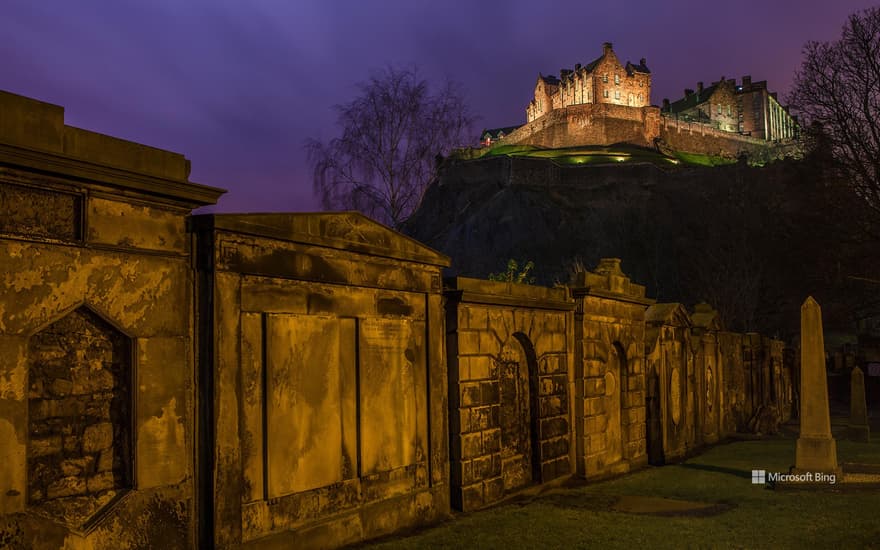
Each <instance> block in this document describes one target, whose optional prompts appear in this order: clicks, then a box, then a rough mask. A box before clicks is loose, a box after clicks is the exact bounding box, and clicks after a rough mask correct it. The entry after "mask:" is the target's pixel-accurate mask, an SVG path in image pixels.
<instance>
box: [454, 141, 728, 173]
mask: <svg viewBox="0 0 880 550" xmlns="http://www.w3.org/2000/svg"><path fill="white" fill-rule="evenodd" d="M469 155H471V156H470V157H469V158H490V157H498V156H507V157H521V158H541V159H549V160H551V161H553V162H555V163H557V164H560V165H566V166H578V165H589V164H616V163H645V162H648V163H653V164H656V165H658V166H661V167H665V166H674V165H678V164H681V165H698V166H718V165H722V164H729V163H731V162H733V161H732V160H730V159H723V158H721V157H713V156H708V155H700V154H694V153H677V154H676V158H670V157H667V156H664V155H662V154H660V153H659V152H657V151H655V150H653V149H648V148H644V147H637V146H634V145H627V144H620V145H614V146H608V147H603V146H599V145H594V146H581V147H565V148H559V149H548V148H544V147H537V146H534V145H496V146H494V147H489V148H485V149H476V150H470V151H469Z"/></svg>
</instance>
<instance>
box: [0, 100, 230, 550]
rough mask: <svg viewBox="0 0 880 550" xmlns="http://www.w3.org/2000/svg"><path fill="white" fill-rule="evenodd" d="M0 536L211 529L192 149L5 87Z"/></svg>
mask: <svg viewBox="0 0 880 550" xmlns="http://www.w3.org/2000/svg"><path fill="white" fill-rule="evenodd" d="M0 113H2V114H0V118H2V121H3V124H2V125H0V209H2V212H0V220H2V221H0V286H2V288H4V289H6V291H7V292H6V294H4V298H3V300H2V302H0V540H2V541H4V542H5V543H6V544H8V545H9V546H11V547H12V548H62V547H66V548H86V547H87V548H94V549H103V548H107V549H110V548H114V549H115V548H129V547H132V546H134V545H136V544H140V545H142V546H143V545H145V546H148V547H165V548H186V547H191V546H193V545H194V544H195V542H194V536H195V528H196V522H195V521H194V509H193V504H192V494H193V493H194V487H195V484H194V479H193V474H194V467H193V460H192V457H193V449H194V446H193V433H194V430H193V428H194V414H193V410H194V408H193V402H194V393H193V389H194V381H193V377H192V372H193V364H194V363H193V355H192V349H193V347H192V343H193V333H192V322H193V319H192V286H191V277H190V273H191V272H190V263H189V261H190V259H189V252H190V250H189V242H190V241H189V238H188V236H187V234H186V230H185V217H186V215H188V214H189V213H190V211H191V209H192V208H194V207H197V206H202V205H205V204H209V203H213V202H215V201H216V199H217V197H219V195H220V194H221V193H222V191H221V190H218V189H214V188H209V187H204V186H199V185H196V184H193V183H190V182H189V181H188V180H187V177H188V162H187V161H186V159H185V158H184V157H183V156H182V155H177V154H175V153H169V152H165V151H160V150H158V149H152V148H149V147H143V146H140V145H137V144H133V143H130V142H125V141H122V140H116V139H115V138H111V137H108V136H101V135H100V134H94V133H92V132H87V131H85V130H80V129H78V128H73V127H70V126H67V125H65V124H64V119H63V110H62V109H61V108H60V107H57V106H54V105H48V104H45V103H41V102H38V101H34V100H31V99H28V98H23V97H20V96H16V95H13V94H7V93H4V92H0Z"/></svg>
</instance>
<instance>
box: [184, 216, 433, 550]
mask: <svg viewBox="0 0 880 550" xmlns="http://www.w3.org/2000/svg"><path fill="white" fill-rule="evenodd" d="M193 228H194V231H195V232H196V234H197V235H198V242H199V246H200V250H199V254H198V258H199V262H198V271H199V274H200V275H199V277H198V283H197V294H198V296H199V302H200V306H199V311H200V313H199V316H200V320H201V331H202V332H201V334H202V343H201V349H202V350H203V351H202V357H201V363H202V364H201V367H200V368H201V371H200V380H201V386H200V396H201V399H202V404H201V414H202V429H203V433H204V435H205V439H204V440H203V441H205V445H206V446H207V447H208V449H206V451H207V452H209V453H210V455H206V456H205V460H204V462H203V464H204V467H205V468H208V467H210V465H211V464H213V465H214V472H213V483H211V478H210V477H207V478H206V479H207V482H206V483H205V484H204V486H203V487H202V493H201V494H200V496H199V499H200V504H201V506H202V508H203V512H204V513H205V517H203V524H204V527H205V537H204V538H203V539H202V540H203V543H205V544H209V545H210V544H214V545H216V546H218V547H232V546H237V545H240V544H243V543H244V544H246V545H247V544H253V545H257V546H263V545H271V544H273V543H275V542H278V543H280V542H281V541H283V542H284V544H285V547H294V548H297V547H302V548H316V547H334V546H340V545H343V544H347V543H352V542H357V541H359V540H362V539H366V538H371V537H376V536H380V535H383V534H387V533H390V532H392V531H394V530H396V529H399V528H401V527H406V526H411V525H415V524H419V523H426V522H430V521H433V520H436V519H438V518H440V517H443V516H444V515H446V514H447V513H448V510H449V491H450V489H449V485H448V471H449V470H448V468H449V465H448V458H447V457H448V430H447V422H446V419H447V405H446V402H447V394H446V391H447V385H446V381H447V379H446V361H445V356H444V345H443V344H444V342H443V331H442V327H443V310H442V307H443V306H442V294H441V283H440V281H441V279H440V270H441V268H442V267H444V266H446V265H448V259H447V258H446V257H445V256H442V255H440V254H438V253H436V252H434V251H433V250H430V249H428V248H426V247H425V246H423V245H421V244H419V243H417V242H416V241H413V240H411V239H409V238H407V237H405V236H403V235H400V234H398V233H394V232H393V231H391V230H389V229H387V228H386V227H384V226H381V225H379V224H377V223H376V222H373V221H371V220H369V219H368V218H366V217H364V216H363V215H361V214H357V213H342V214H265V215H258V214H254V215H248V214H242V215H211V216H195V217H194V218H193ZM204 475H206V476H209V475H210V470H207V469H206V470H205V474H204Z"/></svg>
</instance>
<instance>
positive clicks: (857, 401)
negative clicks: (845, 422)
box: [849, 367, 871, 442]
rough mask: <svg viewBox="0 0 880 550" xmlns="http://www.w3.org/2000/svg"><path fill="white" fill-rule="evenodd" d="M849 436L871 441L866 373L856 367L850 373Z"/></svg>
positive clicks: (853, 438) (854, 438) (858, 439)
mask: <svg viewBox="0 0 880 550" xmlns="http://www.w3.org/2000/svg"><path fill="white" fill-rule="evenodd" d="M849 385H850V397H849V437H850V439H852V440H854V441H865V442H867V441H870V438H871V435H870V434H871V431H870V427H869V426H868V406H867V403H866V402H865V375H864V374H862V369H860V368H859V367H855V368H854V369H853V370H852V374H851V375H850V382H849Z"/></svg>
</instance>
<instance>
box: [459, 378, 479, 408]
mask: <svg viewBox="0 0 880 550" xmlns="http://www.w3.org/2000/svg"><path fill="white" fill-rule="evenodd" d="M459 388H460V390H459V391H460V392H461V406H462V407H472V406H475V405H482V404H483V402H482V393H481V389H480V383H479V382H476V383H475V382H463V383H461V384H460V386H459Z"/></svg>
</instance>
